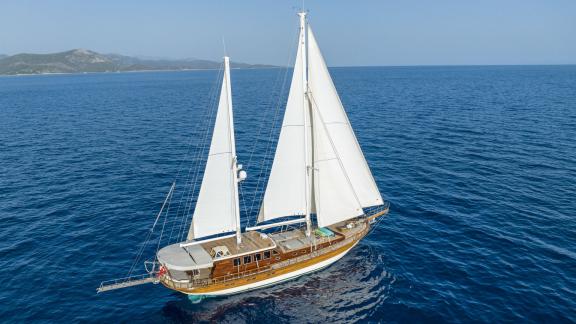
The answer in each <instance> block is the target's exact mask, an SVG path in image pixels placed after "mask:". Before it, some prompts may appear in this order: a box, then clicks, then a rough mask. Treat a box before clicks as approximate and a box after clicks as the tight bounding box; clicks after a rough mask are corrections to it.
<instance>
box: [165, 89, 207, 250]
mask: <svg viewBox="0 0 576 324" xmlns="http://www.w3.org/2000/svg"><path fill="white" fill-rule="evenodd" d="M216 87H217V82H215V83H214V84H213V85H212V87H211V88H210V93H213V92H214V91H215V88H216ZM208 101H209V102H210V100H208ZM208 114H209V111H206V112H205V116H208ZM206 119H207V118H203V120H206ZM205 123H207V122H205ZM207 126H208V125H206V126H205V127H207ZM195 138H196V137H195V136H193V135H190V140H189V146H188V151H187V154H186V156H185V158H184V159H183V160H182V161H181V164H183V162H184V161H187V160H188V158H189V157H190V156H192V155H193V154H192V153H191V152H192V151H191V147H192V141H193V139H195ZM195 163H197V161H196V160H193V163H192V164H191V166H190V168H188V172H187V174H186V177H185V180H184V181H183V183H184V186H183V188H182V192H179V193H180V200H179V203H178V209H177V210H176V215H175V219H174V220H172V221H171V222H172V229H171V231H170V238H169V240H171V238H172V235H173V231H174V229H175V226H176V224H177V223H178V221H177V219H178V214H179V212H180V208H181V206H182V200H183V198H184V197H185V194H186V192H187V188H188V187H189V186H190V184H189V181H190V175H191V170H192V166H193V165H194V164H195ZM182 170H183V165H182V168H180V169H179V170H178V174H177V179H178V178H179V177H180V176H181V171H182Z"/></svg>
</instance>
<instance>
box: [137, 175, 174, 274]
mask: <svg viewBox="0 0 576 324" xmlns="http://www.w3.org/2000/svg"><path fill="white" fill-rule="evenodd" d="M175 186H176V183H175V182H173V183H172V186H170V191H168V194H167V195H166V199H164V202H163V203H162V207H160V211H159V212H158V215H157V216H156V219H155V220H154V224H153V225H152V228H150V231H149V232H148V235H147V237H146V240H145V241H144V243H143V244H142V245H141V246H140V248H139V250H138V253H137V255H136V258H135V259H134V262H133V263H132V266H131V267H130V270H129V271H128V277H129V276H131V275H132V271H134V268H135V267H136V264H137V263H138V262H139V261H140V258H141V257H142V254H143V252H144V249H145V247H146V245H148V242H149V241H150V238H151V236H152V233H153V232H154V228H155V227H156V223H157V222H158V219H159V218H160V216H161V215H162V213H163V212H164V207H166V204H167V203H168V201H169V200H171V199H172V194H173V192H174V187H175Z"/></svg>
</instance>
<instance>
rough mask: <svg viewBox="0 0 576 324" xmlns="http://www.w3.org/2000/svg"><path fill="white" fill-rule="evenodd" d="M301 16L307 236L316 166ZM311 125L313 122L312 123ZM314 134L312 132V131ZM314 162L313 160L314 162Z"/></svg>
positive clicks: (303, 21)
mask: <svg viewBox="0 0 576 324" xmlns="http://www.w3.org/2000/svg"><path fill="white" fill-rule="evenodd" d="M298 16H300V35H301V37H300V45H301V46H299V47H300V49H301V53H300V54H301V56H302V92H303V93H304V96H303V100H304V104H303V105H302V106H303V109H304V157H305V161H306V177H305V185H304V187H305V197H306V236H308V237H310V233H311V232H312V224H311V221H310V209H311V206H312V201H311V200H312V199H311V198H312V195H311V192H312V190H311V189H312V188H311V186H310V184H311V183H312V179H311V176H312V174H313V173H314V168H313V166H312V165H308V161H309V160H311V159H310V157H309V156H308V154H309V151H308V134H307V133H308V130H307V129H306V128H307V127H308V126H307V125H308V123H307V122H306V121H308V122H311V119H310V108H309V106H310V105H309V102H308V59H307V56H308V53H307V49H306V12H305V11H302V12H299V13H298ZM310 125H311V124H310ZM310 134H312V132H310ZM312 163H313V162H312Z"/></svg>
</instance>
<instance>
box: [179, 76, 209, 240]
mask: <svg viewBox="0 0 576 324" xmlns="http://www.w3.org/2000/svg"><path fill="white" fill-rule="evenodd" d="M218 79H219V78H218V77H217V78H216V79H215V80H214V82H213V84H212V87H211V88H210V92H209V96H208V107H210V108H212V107H213V104H212V102H213V100H212V97H213V96H214V93H215V92H216V91H217V88H218ZM210 108H209V109H207V110H206V111H205V113H204V118H203V120H204V124H203V127H202V128H201V129H204V133H206V132H207V131H208V129H209V122H210V116H211V113H212V109H210ZM200 134H202V131H200ZM200 137H202V135H200ZM204 137H205V136H204ZM190 138H191V140H192V139H194V138H197V137H195V136H190ZM202 145H203V141H202V140H201V141H200V143H199V145H196V146H197V147H198V146H200V148H202ZM201 151H202V149H200V150H197V151H196V152H195V153H196V154H195V155H196V157H195V158H194V159H193V160H192V163H191V164H190V167H189V168H188V172H187V175H186V180H185V181H184V187H183V189H182V192H181V193H180V199H179V202H178V208H177V210H176V214H175V216H174V219H173V220H172V228H171V230H170V236H169V239H168V240H169V242H171V241H172V238H173V233H174V230H175V229H176V226H177V225H178V224H179V222H178V219H179V215H180V211H181V210H182V206H183V201H184V200H185V197H187V193H189V192H190V190H191V186H192V182H191V181H192V178H191V175H192V170H195V168H194V166H195V165H198V166H199V164H200V152H201ZM192 155H194V154H192ZM184 209H185V208H184ZM184 215H185V214H184V210H182V216H181V217H180V219H181V218H183V217H184ZM181 222H182V219H181Z"/></svg>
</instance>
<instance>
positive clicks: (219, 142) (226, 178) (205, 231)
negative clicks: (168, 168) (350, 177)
mask: <svg viewBox="0 0 576 324" xmlns="http://www.w3.org/2000/svg"><path fill="white" fill-rule="evenodd" d="M226 63H228V62H226ZM226 65H227V64H226ZM224 71H225V72H224V77H223V80H222V89H221V92H220V101H219V103H218V111H217V113H216V121H215V124H214V131H213V134H212V142H211V144H210V152H209V155H208V161H207V162H206V169H205V171H204V177H203V179H202V186H201V187H200V193H199V195H198V201H197V202H196V208H195V209H194V215H193V218H192V226H191V227H190V230H189V232H188V239H189V240H191V239H198V238H202V237H205V236H210V235H215V234H221V233H228V232H232V231H235V230H236V228H237V224H236V222H237V220H236V219H237V218H236V212H237V211H236V208H237V199H238V195H237V192H236V187H235V185H236V183H235V182H236V175H235V170H234V166H235V163H236V162H235V161H234V156H235V154H236V149H235V144H234V125H233V123H232V122H231V121H232V120H233V118H232V117H233V116H232V107H231V105H232V102H230V99H229V98H230V96H229V92H230V89H229V88H228V87H229V85H230V79H229V78H230V76H229V70H228V69H227V66H226V67H225V69H224Z"/></svg>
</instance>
